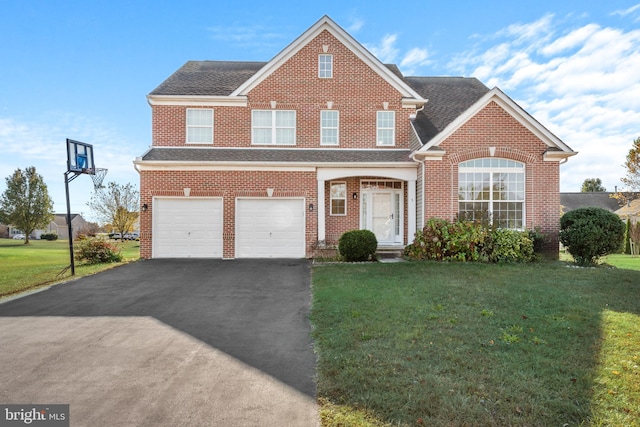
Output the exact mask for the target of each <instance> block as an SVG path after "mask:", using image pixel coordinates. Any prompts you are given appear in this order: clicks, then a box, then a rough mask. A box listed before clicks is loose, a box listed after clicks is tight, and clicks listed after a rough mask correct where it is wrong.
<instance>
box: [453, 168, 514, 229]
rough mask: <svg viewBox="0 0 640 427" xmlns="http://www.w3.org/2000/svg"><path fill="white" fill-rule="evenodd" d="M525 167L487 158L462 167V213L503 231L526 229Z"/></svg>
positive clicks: (459, 186)
mask: <svg viewBox="0 0 640 427" xmlns="http://www.w3.org/2000/svg"><path fill="white" fill-rule="evenodd" d="M524 184H525V167H524V164H523V163H520V162H515V161H513V160H506V159H497V158H493V157H492V158H485V159H474V160H469V161H467V162H464V163H460V164H459V165H458V213H459V215H460V216H463V217H464V218H466V219H471V220H476V219H479V220H488V222H490V223H492V224H493V225H495V226H497V227H501V228H512V229H523V228H524V201H525V191H524V187H525V186H524Z"/></svg>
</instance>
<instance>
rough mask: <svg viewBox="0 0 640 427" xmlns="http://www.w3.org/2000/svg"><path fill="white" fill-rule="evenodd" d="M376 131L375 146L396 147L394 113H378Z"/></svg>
mask: <svg viewBox="0 0 640 427" xmlns="http://www.w3.org/2000/svg"><path fill="white" fill-rule="evenodd" d="M376 130H377V131H376V144H377V145H396V113H395V111H378V112H377V120H376Z"/></svg>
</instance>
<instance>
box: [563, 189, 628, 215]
mask: <svg viewBox="0 0 640 427" xmlns="http://www.w3.org/2000/svg"><path fill="white" fill-rule="evenodd" d="M612 194H614V193H610V192H596V191H593V192H584V193H560V205H562V207H563V209H564V211H565V212H569V211H572V210H575V209H579V208H589V207H594V208H603V209H606V210H608V211H611V212H615V211H617V210H618V209H620V204H619V203H618V201H617V200H616V199H614V198H612V197H611V195H612Z"/></svg>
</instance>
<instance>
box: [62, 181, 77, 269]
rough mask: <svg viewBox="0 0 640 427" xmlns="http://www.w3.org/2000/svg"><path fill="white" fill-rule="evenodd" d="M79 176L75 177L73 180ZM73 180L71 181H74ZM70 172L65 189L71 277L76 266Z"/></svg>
mask: <svg viewBox="0 0 640 427" xmlns="http://www.w3.org/2000/svg"><path fill="white" fill-rule="evenodd" d="M77 176H78V175H77V174H76V175H74V176H73V178H75V177H77ZM73 178H71V179H73ZM69 181H70V179H69V171H66V172H65V173H64V189H65V191H66V193H67V228H68V229H69V258H70V261H71V275H72V276H75V275H76V266H75V262H74V259H73V227H72V226H71V202H69Z"/></svg>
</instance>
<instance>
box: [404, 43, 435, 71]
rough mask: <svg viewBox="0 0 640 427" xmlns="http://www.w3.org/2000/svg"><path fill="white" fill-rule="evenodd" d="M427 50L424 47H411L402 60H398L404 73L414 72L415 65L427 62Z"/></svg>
mask: <svg viewBox="0 0 640 427" xmlns="http://www.w3.org/2000/svg"><path fill="white" fill-rule="evenodd" d="M430 62H431V61H430V60H429V52H428V51H427V50H426V49H420V48H417V47H415V48H413V49H411V50H410V51H409V52H407V53H406V54H405V55H404V57H403V58H402V61H400V69H401V70H402V72H403V74H404V75H409V76H410V75H413V74H415V70H416V67H420V66H424V65H427V64H429V63H430Z"/></svg>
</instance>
